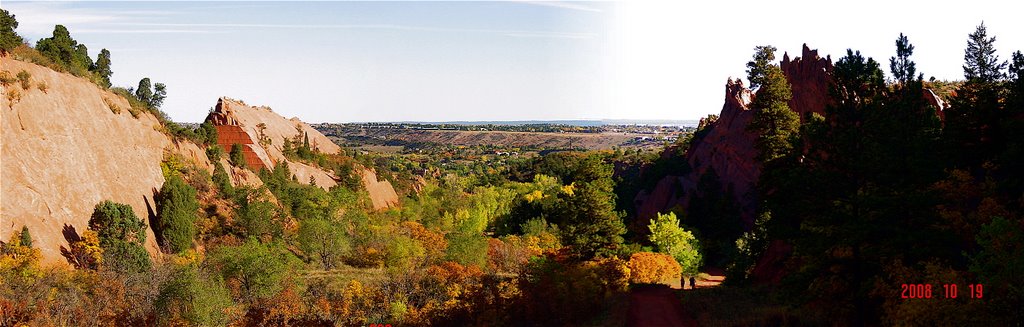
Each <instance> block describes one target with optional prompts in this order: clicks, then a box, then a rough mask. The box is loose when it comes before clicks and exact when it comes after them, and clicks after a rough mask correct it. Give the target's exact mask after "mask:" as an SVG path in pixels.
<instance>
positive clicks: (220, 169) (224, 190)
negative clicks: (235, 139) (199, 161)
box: [212, 161, 235, 198]
mask: <svg viewBox="0 0 1024 327" xmlns="http://www.w3.org/2000/svg"><path fill="white" fill-rule="evenodd" d="M212 179H213V185H214V186H216V187H217V190H218V191H220V194H221V196H222V197H224V198H232V197H234V194H235V188H234V186H232V185H231V177H229V176H228V173H227V171H225V170H224V165H221V164H220V161H214V162H213V176H212Z"/></svg>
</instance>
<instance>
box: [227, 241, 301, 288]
mask: <svg viewBox="0 0 1024 327" xmlns="http://www.w3.org/2000/svg"><path fill="white" fill-rule="evenodd" d="M210 257H211V260H213V262H214V264H215V265H217V266H218V267H219V268H220V272H221V274H222V275H223V276H224V278H225V279H226V280H228V281H229V283H231V282H235V283H238V285H239V288H240V290H239V294H238V295H239V298H238V299H240V300H242V301H244V302H246V303H254V302H256V301H259V300H265V299H269V298H270V297H272V296H274V295H275V294H277V293H278V292H279V291H281V289H282V288H283V287H284V279H285V278H286V277H287V276H288V274H289V273H290V272H291V271H292V268H291V265H292V264H293V263H294V262H295V261H296V258H295V257H294V256H293V255H292V254H291V253H290V252H288V250H286V249H285V248H284V246H283V245H282V244H281V243H278V242H273V243H266V244H264V243H260V241H258V240H256V239H253V238H250V239H249V240H247V241H245V243H243V244H242V245H239V246H223V247H220V248H217V249H215V250H214V251H213V253H212V254H211V255H210Z"/></svg>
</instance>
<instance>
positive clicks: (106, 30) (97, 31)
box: [75, 28, 226, 34]
mask: <svg viewBox="0 0 1024 327" xmlns="http://www.w3.org/2000/svg"><path fill="white" fill-rule="evenodd" d="M225 32H226V31H209V30H194V29H137V30H133V29H111V28H85V29H77V30H75V34H213V33H225Z"/></svg>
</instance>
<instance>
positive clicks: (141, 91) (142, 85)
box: [135, 77, 153, 107]
mask: <svg viewBox="0 0 1024 327" xmlns="http://www.w3.org/2000/svg"><path fill="white" fill-rule="evenodd" d="M135 98H136V99H139V101H142V103H145V104H147V105H148V104H150V103H152V101H153V85H152V82H150V81H149V77H145V78H143V79H141V80H139V87H137V88H135ZM151 107H152V106H151Z"/></svg>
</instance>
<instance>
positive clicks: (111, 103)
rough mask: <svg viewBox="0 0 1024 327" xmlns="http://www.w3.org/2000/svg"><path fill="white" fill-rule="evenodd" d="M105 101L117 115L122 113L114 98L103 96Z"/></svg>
mask: <svg viewBox="0 0 1024 327" xmlns="http://www.w3.org/2000/svg"><path fill="white" fill-rule="evenodd" d="M103 102H104V103H106V104H107V108H109V109H110V112H113V113H114V114H115V115H120V114H121V107H120V106H118V105H117V104H116V103H114V100H111V99H110V98H103Z"/></svg>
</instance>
